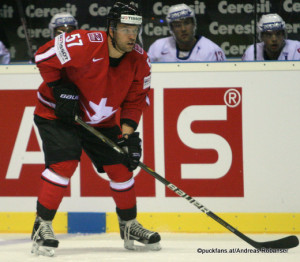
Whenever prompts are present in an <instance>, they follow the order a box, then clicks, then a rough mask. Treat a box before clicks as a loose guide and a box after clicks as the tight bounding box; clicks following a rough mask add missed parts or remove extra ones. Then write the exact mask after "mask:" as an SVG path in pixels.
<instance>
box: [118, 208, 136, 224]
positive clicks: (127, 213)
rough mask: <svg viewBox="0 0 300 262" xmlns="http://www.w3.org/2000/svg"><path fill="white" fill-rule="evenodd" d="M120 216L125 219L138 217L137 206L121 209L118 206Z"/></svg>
mask: <svg viewBox="0 0 300 262" xmlns="http://www.w3.org/2000/svg"><path fill="white" fill-rule="evenodd" d="M116 211H117V214H118V216H119V217H120V218H121V219H122V220H125V221H128V220H132V219H135V218H136V214H137V210H136V206H134V207H133V208H129V209H119V208H118V207H117V208H116Z"/></svg>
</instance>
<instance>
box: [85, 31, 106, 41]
mask: <svg viewBox="0 0 300 262" xmlns="http://www.w3.org/2000/svg"><path fill="white" fill-rule="evenodd" d="M88 37H89V40H90V42H103V36H102V33H100V32H98V33H88Z"/></svg>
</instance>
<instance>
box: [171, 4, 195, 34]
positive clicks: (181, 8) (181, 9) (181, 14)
mask: <svg viewBox="0 0 300 262" xmlns="http://www.w3.org/2000/svg"><path fill="white" fill-rule="evenodd" d="M186 18H193V20H194V24H195V28H194V33H195V32H196V27H197V22H196V18H195V13H194V11H193V10H192V9H191V8H190V7H189V6H187V5H186V4H178V5H172V6H170V8H169V11H168V14H167V17H166V20H167V23H168V26H169V29H170V31H171V33H173V32H172V27H171V23H172V22H174V21H178V20H182V19H186Z"/></svg>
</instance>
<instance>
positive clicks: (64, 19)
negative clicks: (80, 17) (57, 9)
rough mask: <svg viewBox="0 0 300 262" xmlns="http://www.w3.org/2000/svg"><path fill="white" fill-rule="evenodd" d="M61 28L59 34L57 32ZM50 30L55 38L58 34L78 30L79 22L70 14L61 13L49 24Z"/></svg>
mask: <svg viewBox="0 0 300 262" xmlns="http://www.w3.org/2000/svg"><path fill="white" fill-rule="evenodd" d="M58 28H60V29H61V30H59V31H58V32H56V30H57V29H58ZM49 29H50V32H51V38H54V37H55V36H56V35H57V34H61V33H63V32H67V33H69V32H71V31H73V30H75V29H78V23H77V20H76V19H75V18H74V16H72V15H71V14H69V13H59V14H56V15H55V16H53V17H52V19H51V21H50V23H49Z"/></svg>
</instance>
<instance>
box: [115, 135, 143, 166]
mask: <svg viewBox="0 0 300 262" xmlns="http://www.w3.org/2000/svg"><path fill="white" fill-rule="evenodd" d="M141 143H142V140H141V139H140V138H139V132H134V133H132V134H130V135H128V138H125V137H124V136H122V137H121V138H119V140H118V142H117V144H118V146H119V147H121V148H122V149H123V150H124V151H125V152H126V153H127V156H126V158H125V159H124V164H125V166H127V167H128V170H129V171H133V170H135V169H136V168H137V166H138V164H139V162H140V158H141V156H142V147H141Z"/></svg>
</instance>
